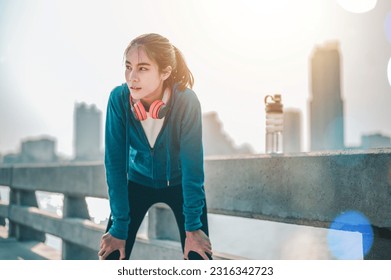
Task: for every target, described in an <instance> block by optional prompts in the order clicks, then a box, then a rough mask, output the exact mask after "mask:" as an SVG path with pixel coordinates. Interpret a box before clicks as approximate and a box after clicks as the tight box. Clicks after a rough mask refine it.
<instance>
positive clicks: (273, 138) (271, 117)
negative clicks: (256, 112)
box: [265, 94, 284, 154]
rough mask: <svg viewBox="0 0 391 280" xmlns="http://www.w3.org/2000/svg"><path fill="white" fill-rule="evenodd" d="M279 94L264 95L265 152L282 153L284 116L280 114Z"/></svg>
mask: <svg viewBox="0 0 391 280" xmlns="http://www.w3.org/2000/svg"><path fill="white" fill-rule="evenodd" d="M282 107H283V106H282V103H281V95H280V94H275V95H274V96H271V95H267V96H266V97H265V110H266V139H265V140H266V149H265V150H266V153H267V154H271V153H277V154H280V153H282V130H283V127H284V116H283V114H282V112H283V111H282Z"/></svg>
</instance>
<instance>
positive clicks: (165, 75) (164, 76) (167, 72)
mask: <svg viewBox="0 0 391 280" xmlns="http://www.w3.org/2000/svg"><path fill="white" fill-rule="evenodd" d="M171 72H172V67H171V66H167V67H166V68H165V69H163V71H162V74H161V75H162V79H163V81H165V80H167V79H168V77H170V75H171Z"/></svg>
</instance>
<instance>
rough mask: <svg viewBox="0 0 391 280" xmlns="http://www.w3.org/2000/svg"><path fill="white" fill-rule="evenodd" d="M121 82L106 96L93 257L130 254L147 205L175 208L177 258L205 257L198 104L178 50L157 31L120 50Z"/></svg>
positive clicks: (206, 241) (207, 253)
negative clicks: (101, 222)
mask: <svg viewBox="0 0 391 280" xmlns="http://www.w3.org/2000/svg"><path fill="white" fill-rule="evenodd" d="M124 57H125V66H126V70H125V79H126V84H122V85H121V86H118V87H116V88H115V89H114V90H113V91H112V92H111V94H110V98H109V101H108V107H107V116H106V131H105V142H106V143H105V168H106V179H107V185H108V192H109V201H110V209H111V215H110V219H109V223H108V226H107V232H106V233H105V234H104V235H103V236H102V239H101V250H100V251H99V253H98V255H99V257H100V259H129V256H130V254H131V251H132V248H133V244H134V242H135V238H136V234H137V231H138V229H139V227H140V224H141V222H142V220H143V218H144V216H145V214H146V212H147V211H148V209H149V207H150V206H151V205H153V204H155V203H157V202H164V203H167V204H168V206H170V207H171V209H172V210H173V212H174V215H175V218H176V221H177V225H178V229H179V232H180V237H181V244H182V250H183V253H184V259H189V252H191V254H190V255H195V256H198V257H200V258H202V259H208V258H211V255H212V247H211V243H210V240H209V238H208V222H207V209H206V201H205V192H204V170H203V160H204V159H203V149H202V137H201V136H202V123H201V107H200V103H199V101H198V99H197V96H196V95H195V93H194V92H193V91H192V90H191V89H190V88H192V86H193V83H194V80H193V76H192V74H191V72H190V70H189V69H188V67H187V65H186V63H185V61H184V58H183V56H182V54H181V52H180V51H179V50H178V49H177V48H176V47H174V46H173V45H172V44H171V43H170V42H169V41H168V40H167V39H166V38H164V37H163V36H161V35H158V34H145V35H141V36H139V37H137V38H135V39H134V40H132V41H131V42H130V44H129V46H128V47H127V48H126V50H125V54H124Z"/></svg>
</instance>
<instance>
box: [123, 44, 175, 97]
mask: <svg viewBox="0 0 391 280" xmlns="http://www.w3.org/2000/svg"><path fill="white" fill-rule="evenodd" d="M125 66H126V70H125V79H126V83H127V85H128V87H129V90H130V93H131V94H132V97H133V99H136V100H141V99H142V100H143V101H146V102H148V103H152V102H153V101H154V100H156V99H158V98H159V97H160V95H161V94H162V91H163V82H164V80H165V79H167V78H168V76H169V74H168V76H167V73H160V72H159V67H158V65H157V63H156V62H154V61H153V60H151V59H150V58H149V57H148V56H147V54H146V53H145V51H144V49H143V48H140V47H135V48H131V49H130V50H129V51H128V53H127V55H126V62H125Z"/></svg>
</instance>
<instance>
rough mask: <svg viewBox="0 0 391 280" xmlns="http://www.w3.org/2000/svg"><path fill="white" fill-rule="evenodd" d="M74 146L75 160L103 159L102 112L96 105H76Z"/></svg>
mask: <svg viewBox="0 0 391 280" xmlns="http://www.w3.org/2000/svg"><path fill="white" fill-rule="evenodd" d="M74 148H75V161H90V160H101V159H102V152H101V112H100V111H99V110H98V109H97V108H96V106H95V105H91V106H87V105H86V104H85V103H81V104H76V105H75V111H74Z"/></svg>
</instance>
